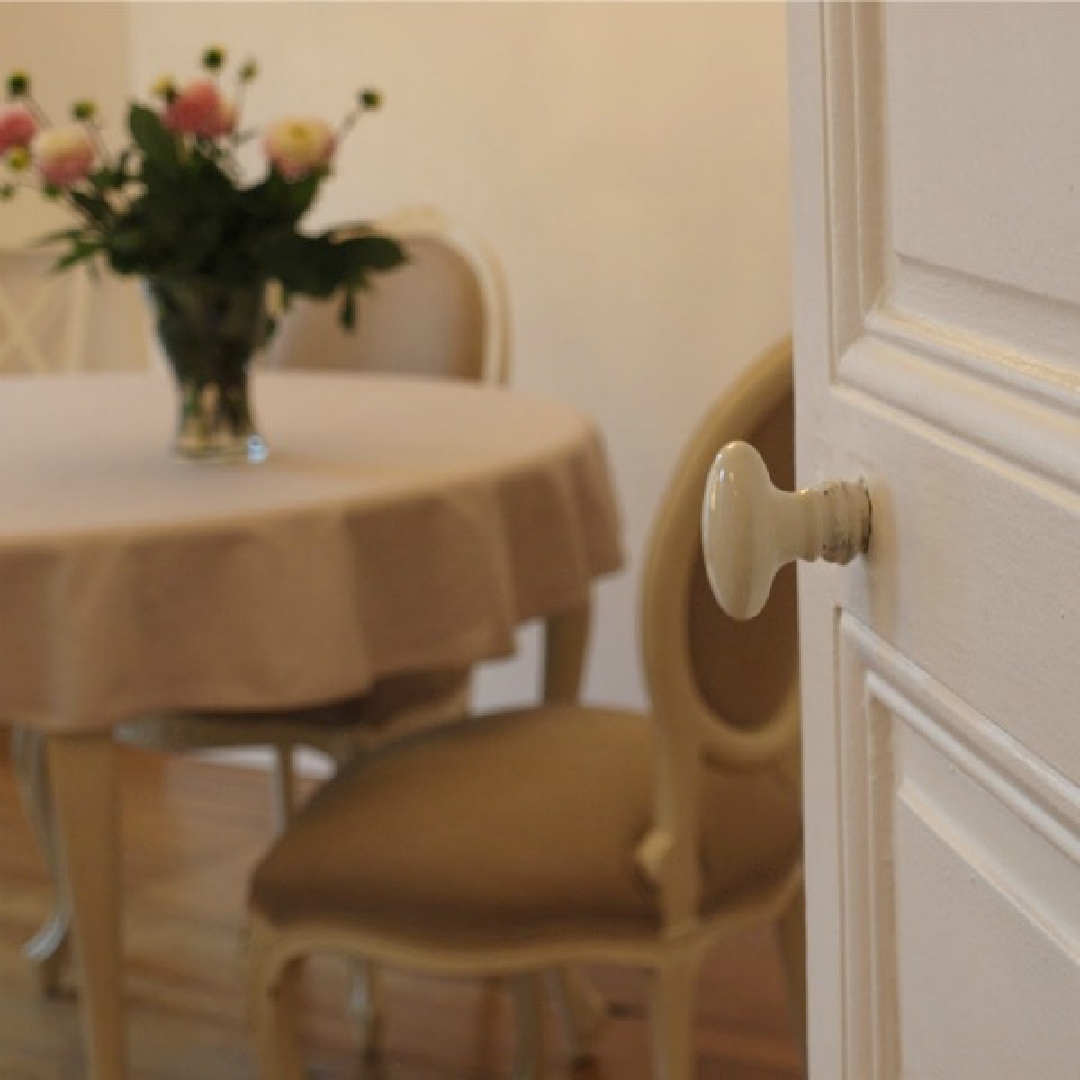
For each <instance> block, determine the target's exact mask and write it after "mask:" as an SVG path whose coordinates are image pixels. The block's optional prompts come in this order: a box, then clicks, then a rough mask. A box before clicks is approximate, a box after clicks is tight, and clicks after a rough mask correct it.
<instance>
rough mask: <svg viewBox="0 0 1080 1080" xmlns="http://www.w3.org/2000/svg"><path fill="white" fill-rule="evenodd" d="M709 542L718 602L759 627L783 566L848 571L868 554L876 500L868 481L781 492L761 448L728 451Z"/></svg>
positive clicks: (711, 490) (718, 466) (713, 482)
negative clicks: (841, 566)
mask: <svg viewBox="0 0 1080 1080" xmlns="http://www.w3.org/2000/svg"><path fill="white" fill-rule="evenodd" d="M701 534H702V543H703V545H704V551H705V568H706V570H707V571H708V575H709V583H710V584H711V585H712V590H713V593H714V594H715V596H716V599H717V602H718V603H719V604H720V606H721V607H722V608H723V609H724V610H725V611H726V612H727V613H728V614H729V615H730V616H731V617H732V618H735V619H752V618H753V617H754V616H755V615H757V614H758V613H759V612H760V611H761V609H762V608H763V607H764V606H765V603H766V601H767V600H768V599H769V592H770V590H771V588H772V582H773V578H774V577H775V576H776V573H777V571H778V570H779V569H780V568H781V567H782V566H784V565H786V564H787V563H789V562H791V561H793V560H794V559H805V560H807V561H808V562H812V561H814V560H816V559H825V560H826V561H827V562H833V563H848V562H850V561H851V560H852V559H853V558H854V557H855V556H856V555H860V554H862V553H864V552H865V551H866V550H867V548H868V546H869V544H870V493H869V492H868V491H867V488H866V485H865V484H864V483H863V482H862V481H846V480H831V481H829V482H828V483H825V484H822V485H821V486H820V487H816V488H808V489H806V490H804V491H795V492H789V491H780V490H778V489H777V488H776V487H774V486H773V483H772V480H771V479H770V478H769V471H768V469H767V468H766V466H765V462H764V461H763V460H762V459H761V455H760V454H759V453H758V452H757V450H755V449H754V447H752V446H751V445H750V444H749V443H744V442H733V443H728V445H727V446H725V447H724V448H723V449H722V450H721V451H720V453H719V454H717V455H716V460H715V462H713V466H712V469H711V470H710V472H709V479H708V482H707V484H706V487H705V500H704V504H703V506H702V514H701Z"/></svg>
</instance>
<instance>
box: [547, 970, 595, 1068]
mask: <svg viewBox="0 0 1080 1080" xmlns="http://www.w3.org/2000/svg"><path fill="white" fill-rule="evenodd" d="M547 979H548V985H549V987H550V990H551V996H552V1000H553V1001H554V1003H555V1007H556V1010H557V1011H558V1014H559V1019H560V1021H561V1022H562V1028H563V1031H564V1032H565V1034H566V1040H567V1042H568V1043H569V1045H570V1060H571V1061H572V1062H573V1063H574V1064H575V1065H583V1064H585V1063H586V1062H588V1061H591V1060H592V1059H593V1058H594V1057H595V1055H596V1040H597V1037H598V1036H599V1034H600V1031H601V1030H602V1028H603V1026H604V1022H605V1021H606V1020H607V1017H608V1011H607V1002H606V1001H604V998H603V997H602V996H601V994H600V992H599V991H598V990H597V989H596V987H595V986H593V984H592V983H591V982H590V981H589V980H588V979H587V978H586V977H585V976H584V975H583V974H582V973H581V972H580V971H578V970H577V969H576V968H570V967H560V968H553V969H552V970H551V971H549V972H547Z"/></svg>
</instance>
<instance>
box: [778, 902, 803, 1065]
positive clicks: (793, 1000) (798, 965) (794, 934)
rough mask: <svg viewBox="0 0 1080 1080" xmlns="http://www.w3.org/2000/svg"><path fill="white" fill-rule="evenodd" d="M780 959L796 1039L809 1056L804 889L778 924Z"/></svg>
mask: <svg viewBox="0 0 1080 1080" xmlns="http://www.w3.org/2000/svg"><path fill="white" fill-rule="evenodd" d="M776 936H777V940H778V941H779V944H780V958H781V960H782V962H783V965H784V977H785V980H786V982H787V991H788V1003H789V1008H790V1010H791V1021H792V1024H793V1025H794V1027H795V1035H796V1038H797V1039H798V1042H799V1046H800V1047H801V1048H802V1050H803V1053H805V1052H806V893H805V891H804V890H803V887H802V886H801V885H800V886H799V891H798V892H797V893H796V894H795V896H794V897H793V898H792V900H791V903H790V904H788V906H787V908H786V909H785V910H784V912H783V914H781V916H780V918H779V919H778V920H777V923H776Z"/></svg>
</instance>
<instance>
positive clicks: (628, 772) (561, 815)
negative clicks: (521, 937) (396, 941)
mask: <svg viewBox="0 0 1080 1080" xmlns="http://www.w3.org/2000/svg"><path fill="white" fill-rule="evenodd" d="M448 735H449V737H448ZM652 752H653V745H652V732H651V729H650V725H649V723H648V720H647V719H646V718H645V717H643V716H640V715H635V714H633V713H627V712H619V711H615V710H607V709H600V708H593V709H586V708H584V707H582V706H572V705H571V706H561V707H560V706H554V707H548V708H536V709H525V710H519V711H515V712H507V713H504V714H501V715H497V716H490V717H485V718H483V719H480V720H477V721H476V722H475V723H472V724H470V725H468V727H467V729H466V730H464V731H461V732H458V731H453V732H448V730H447V729H444V730H443V731H440V732H436V733H434V734H433V735H430V736H425V737H423V738H421V739H419V740H416V741H410V743H409V744H408V745H406V746H400V744H399V746H398V747H391V748H389V749H388V750H387V751H385V752H383V753H381V754H378V755H375V756H374V757H373V758H366V759H363V760H359V761H357V762H355V763H354V764H353V765H352V766H350V767H348V768H347V769H346V770H345V772H344V773H343V774H342V776H343V779H342V781H341V782H340V783H335V784H332V785H330V786H329V788H327V789H324V790H323V791H322V792H320V793H319V794H318V795H316V796H315V799H314V802H313V804H312V805H311V806H310V807H308V808H306V809H305V811H304V812H303V814H302V815H301V816H300V818H299V819H298V820H297V821H296V823H295V827H294V828H292V829H290V831H289V836H288V839H287V840H286V841H285V842H283V843H282V844H280V845H279V846H278V847H277V848H276V849H275V851H274V852H273V854H272V855H271V856H270V857H269V858H268V859H267V860H266V861H265V862H264V864H263V865H262V866H261V867H260V868H259V872H258V876H257V878H256V885H255V898H256V903H260V904H261V906H262V910H263V912H264V914H266V915H267V916H268V917H269V918H270V919H271V920H273V921H274V922H276V923H279V924H288V923H290V922H293V921H295V920H298V919H305V918H326V919H329V920H331V921H339V922H341V923H342V924H343V925H347V924H348V922H349V921H350V919H353V918H360V919H362V920H363V922H364V925H365V926H366V927H368V928H369V929H373V930H374V931H375V932H377V933H379V934H385V935H386V936H388V937H395V936H398V937H401V938H403V939H405V940H410V941H424V940H430V942H431V943H432V944H438V943H441V942H445V941H447V940H458V941H461V942H462V943H474V944H475V943H476V942H478V941H483V942H484V943H485V944H486V945H492V946H494V945H505V946H510V945H512V944H513V943H514V941H515V938H516V935H518V934H519V933H520V929H521V926H522V925H523V924H527V925H529V926H530V927H531V928H532V929H533V931H534V932H543V933H559V934H572V935H586V934H597V933H601V934H605V935H609V936H611V937H619V936H622V935H627V934H642V933H646V932H649V931H657V930H659V928H660V924H661V915H660V906H659V896H658V893H657V891H656V890H655V889H654V888H652V887H650V885H649V883H648V881H647V880H646V878H645V876H644V875H643V873H642V872H641V870H640V868H639V867H638V866H637V865H636V863H635V855H636V850H637V846H638V844H640V842H641V839H642V837H643V836H644V834H645V832H646V830H647V829H648V826H649V821H650V809H651V804H652V799H651V790H650V785H649V780H650V775H651V762H652ZM797 806H798V791H797V790H795V789H794V787H793V785H792V784H791V783H790V781H788V780H787V779H786V778H784V777H783V776H782V775H780V773H779V771H778V770H775V769H772V770H768V771H767V772H763V773H748V772H742V771H732V770H721V769H716V770H712V771H711V772H710V774H709V777H708V783H707V785H706V789H705V805H704V814H703V820H704V823H703V827H702V837H701V855H702V861H703V867H704V879H705V893H706V900H705V902H704V904H703V909H704V910H706V911H709V910H714V909H716V908H717V907H720V906H722V905H723V904H725V903H729V902H731V901H732V900H735V899H737V898H738V897H740V896H742V895H750V894H753V893H754V892H755V891H757V890H759V889H760V888H761V887H762V886H765V887H768V886H775V884H776V883H777V882H778V881H779V880H781V879H782V878H783V877H784V876H785V875H786V874H787V872H788V871H789V869H790V867H791V865H792V862H793V860H794V859H795V858H797V856H798V850H799V845H800V830H799V825H798V813H797ZM327 851H334V852H335V857H334V858H333V859H328V858H326V855H325V853H326V852H327Z"/></svg>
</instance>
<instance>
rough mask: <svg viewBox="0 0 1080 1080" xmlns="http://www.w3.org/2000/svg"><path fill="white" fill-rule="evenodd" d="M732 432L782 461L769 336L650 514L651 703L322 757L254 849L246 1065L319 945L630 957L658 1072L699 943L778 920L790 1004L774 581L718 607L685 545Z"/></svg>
mask: <svg viewBox="0 0 1080 1080" xmlns="http://www.w3.org/2000/svg"><path fill="white" fill-rule="evenodd" d="M732 439H746V440H748V441H751V442H756V443H757V444H758V446H759V448H760V449H761V450H762V452H763V454H764V455H765V456H766V459H767V461H768V462H769V464H770V465H771V467H772V468H773V470H774V473H773V475H774V477H775V478H776V479H777V481H778V482H788V481H789V479H790V477H791V475H792V471H793V466H792V459H793V445H792V443H793V417H792V404H791V352H790V345H789V344H788V343H786V342H785V343H783V344H781V345H780V346H778V347H777V348H775V349H773V350H771V351H770V352H769V353H767V354H766V355H765V356H763V357H762V358H761V359H760V360H759V361H758V362H757V363H756V364H754V365H753V366H752V368H751V370H750V371H749V372H748V373H747V374H746V375H745V377H744V378H743V379H741V380H740V381H739V382H738V383H737V385H736V386H735V387H734V388H733V389H732V390H731V391H730V392H729V393H728V394H727V395H725V397H724V398H723V400H722V401H721V402H720V403H719V404H718V405H717V406H716V407H715V408H714V409H713V410H712V411H711V412H710V414H709V415H708V416H707V417H706V418H705V420H704V422H703V424H702V425H701V428H700V430H699V431H698V433H697V434H696V436H695V437H694V439H693V440H692V441H691V444H690V446H689V447H688V448H687V450H686V452H685V454H684V456H683V458H682V460H681V462H680V463H679V465H678V467H677V468H676V470H675V475H674V478H673V481H672V483H671V486H670V488H669V491H668V494H667V496H666V498H665V500H664V502H663V503H662V505H661V508H660V511H659V513H658V515H657V519H656V524H655V526H654V530H653V536H652V540H651V543H650V548H649V553H648V557H647V561H646V567H645V575H644V582H643V590H642V609H641V639H642V640H641V643H642V656H643V659H644V665H645V674H646V682H647V686H648V690H649V695H650V699H651V706H652V708H651V713H650V715H648V716H646V715H640V714H637V713H632V712H625V711H620V710H611V709H604V708H599V707H595V706H592V707H590V706H587V705H578V704H573V703H569V704H552V703H550V702H549V703H547V704H544V705H540V706H537V707H535V708H527V709H519V710H514V711H511V712H505V713H502V714H498V715H494V716H487V717H478V718H476V719H474V721H473V722H472V723H470V724H468V725H458V726H455V727H453V728H446V729H443V730H440V731H438V732H434V733H426V734H423V735H420V736H418V737H415V738H412V739H409V740H406V741H403V742H399V743H397V744H395V745H394V746H393V747H390V748H388V749H386V750H384V751H382V752H380V753H378V754H376V755H374V756H372V757H369V758H367V759H365V760H363V761H357V762H356V763H355V764H353V765H351V766H350V767H349V768H348V769H346V770H345V771H343V772H342V773H340V774H339V775H338V776H337V777H336V778H335V779H334V780H332V781H330V783H329V784H328V785H327V786H326V787H325V788H324V789H323V790H322V791H321V792H320V793H319V794H318V795H317V796H316V797H315V799H313V800H312V802H311V803H309V805H308V806H307V807H305V808H304V809H303V810H302V811H301V812H300V813H299V814H298V815H297V817H296V819H295V820H294V821H293V822H292V824H291V825H290V827H289V828H288V829H287V831H286V833H285V835H284V836H283V837H282V838H281V839H279V840H278V841H277V842H276V843H275V844H274V845H273V847H272V848H271V850H270V851H269V852H268V854H267V855H266V857H265V858H264V859H263V860H262V862H261V863H260V865H259V866H258V867H257V869H256V871H255V873H254V876H253V879H252V887H251V895H250V907H251V911H252V916H253V918H252V936H251V972H252V991H253V1010H254V1016H255V1023H256V1031H257V1036H258V1042H259V1047H260V1061H261V1065H262V1075H263V1078H264V1080H271V1078H276V1080H296V1078H297V1077H299V1075H300V1072H299V1069H300V1065H299V1054H298V1051H297V1047H296V1043H295V1041H294V1034H293V1028H294V1024H295V1017H294V1016H293V1015H292V1013H293V1012H294V1011H295V979H296V976H297V970H298V966H297V965H298V962H299V960H300V959H301V958H302V957H304V956H305V955H307V954H308V953H311V952H317V951H332V952H344V953H346V954H352V955H355V956H359V957H365V958H372V959H382V960H387V961H390V960H394V961H399V962H408V963H411V964H415V965H418V966H420V967H423V968H426V969H430V970H432V971H444V972H462V971H471V972H476V973H489V974H490V973H497V972H512V971H528V970H534V969H536V968H539V967H542V966H545V965H549V964H553V963H567V962H573V961H576V960H589V959H591V960H600V961H625V962H628V963H633V964H642V965H645V966H647V967H650V968H652V969H653V970H654V971H655V973H656V1000H655V1034H656V1061H657V1067H658V1076H660V1077H663V1078H665V1080H690V1077H691V1076H692V1075H693V1073H694V1070H693V1039H692V1032H693V1015H694V993H693V988H694V981H695V977H696V972H697V968H698V964H699V963H700V960H701V958H702V956H703V954H704V952H705V950H706V948H707V946H708V945H709V944H710V943H711V942H712V941H713V940H714V939H715V937H716V936H717V935H719V934H721V933H726V932H731V931H732V930H734V929H737V928H740V927H743V926H746V925H748V924H749V923H752V922H754V921H775V922H776V924H777V926H778V929H779V931H780V940H781V945H782V947H783V949H784V954H785V958H786V960H787V963H788V968H789V977H790V983H791V986H792V991H793V1003H794V1005H795V1015H796V1019H797V1021H801V1019H802V1014H803V1008H804V1005H803V994H804V978H805V975H804V968H803V943H804V938H803V931H802V885H801V822H800V792H799V783H798V778H799V765H798V737H799V724H798V706H797V703H798V683H797V671H798V668H797V640H796V625H795V598H794V593H793V591H792V582H791V581H790V579H789V580H788V581H786V582H785V584H784V586H783V588H781V589H780V590H774V594H773V599H772V601H770V605H769V607H768V608H767V609H766V613H765V614H764V615H763V621H762V622H761V623H758V624H754V623H750V624H742V623H738V624H737V623H734V622H733V621H731V620H730V619H728V618H727V616H725V615H724V614H723V613H722V612H721V611H720V609H719V608H718V607H717V606H716V604H715V603H714V602H713V601H712V599H711V595H710V594H709V592H708V585H707V582H706V580H705V576H704V573H703V567H702V561H701V543H700V533H699V521H700V511H701V498H702V494H703V490H704V482H705V477H706V473H707V470H708V467H709V465H710V464H711V461H712V458H713V456H714V455H715V453H716V451H717V450H719V448H720V447H721V446H722V445H723V444H725V443H726V442H728V441H730V440H732Z"/></svg>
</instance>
